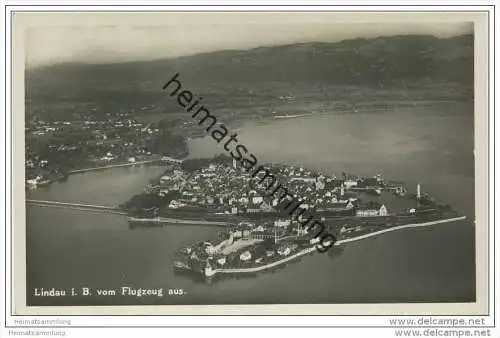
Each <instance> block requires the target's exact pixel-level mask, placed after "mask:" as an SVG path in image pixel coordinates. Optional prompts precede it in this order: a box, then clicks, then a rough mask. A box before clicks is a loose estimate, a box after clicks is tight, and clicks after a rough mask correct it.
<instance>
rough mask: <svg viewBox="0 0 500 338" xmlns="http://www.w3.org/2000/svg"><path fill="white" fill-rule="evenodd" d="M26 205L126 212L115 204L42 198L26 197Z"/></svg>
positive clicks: (117, 212)
mask: <svg viewBox="0 0 500 338" xmlns="http://www.w3.org/2000/svg"><path fill="white" fill-rule="evenodd" d="M26 205H35V206H39V207H50V208H64V209H74V210H85V211H96V212H104V213H109V214H119V215H126V214H127V213H126V212H125V211H124V210H122V209H120V208H119V207H117V206H108V205H95V204H83V203H69V202H57V201H43V200H32V199H27V200H26Z"/></svg>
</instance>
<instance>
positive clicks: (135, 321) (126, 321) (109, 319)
mask: <svg viewBox="0 0 500 338" xmlns="http://www.w3.org/2000/svg"><path fill="white" fill-rule="evenodd" d="M58 3H64V2H63V1H59V2H58ZM79 3H80V4H81V3H82V2H79ZM86 3H87V4H89V3H90V4H98V3H99V1H93V2H90V1H89V2H86ZM143 3H144V2H143ZM150 3H151V2H150ZM201 3H202V2H198V3H193V2H190V4H201ZM260 3H265V2H260ZM293 3H296V2H293ZM350 3H351V4H362V3H360V2H358V1H356V2H354V1H353V2H350ZM397 3H398V4H400V3H402V1H398V2H397ZM420 3H427V4H433V3H434V2H433V1H425V2H424V1H420ZM455 3H456V2H455ZM460 3H464V2H463V1H462V2H460ZM476 3H477V2H476ZM479 3H480V4H485V5H491V2H483V1H482V2H479ZM152 4H158V2H153V3H152ZM321 4H324V2H322V3H321ZM308 8H309V7H300V8H293V7H286V8H284V7H281V6H280V7H277V6H276V7H265V8H258V7H233V6H227V7H224V8H216V10H245V9H246V10H259V9H265V10H279V11H286V10H297V9H299V10H301V11H307V10H314V11H317V10H332V9H333V10H350V11H351V10H355V11H359V10H380V11H383V10H418V11H431V10H432V11H435V10H446V11H450V10H457V11H465V10H468V11H470V10H486V9H487V8H485V7H479V6H469V7H449V6H446V7H444V6H439V7H436V6H433V7H425V8H422V7H417V6H395V7H390V8H388V7H379V6H376V7H375V6H365V7H363V8H360V7H353V6H342V7H335V8H332V7H326V6H324V7H312V8H310V9H308ZM193 9H195V8H193V7H184V6H178V7H167V8H165V7H161V6H155V7H144V6H139V7H134V8H131V7H123V6H113V7H110V6H106V7H101V6H99V7H96V6H84V7H81V8H75V7H72V6H71V7H69V6H60V7H54V6H51V7H45V6H44V7H41V6H30V7H29V10H44V11H46V10H70V11H77V10H85V11H88V10H113V11H116V10H125V11H129V10H148V11H150V10H151V11H152V10H193ZM205 9H206V10H214V8H213V7H206V6H199V7H197V8H196V10H205ZM4 10H5V9H4ZM12 10H28V8H26V7H19V6H13V7H9V8H8V9H7V13H5V12H4V14H5V15H6V19H7V20H10V14H9V12H10V11H12ZM490 15H491V16H493V11H491V8H490ZM491 19H493V17H491ZM495 20H496V18H495ZM493 25H494V20H491V21H490V31H491V32H492V33H493ZM5 33H6V36H7V41H4V43H5V42H7V46H10V43H9V40H10V27H7V31H6V32H5ZM2 39H4V36H2ZM494 39H495V40H496V39H497V38H496V37H495V36H494V34H491V35H490V46H492V47H493V46H494V45H495V44H494V42H496V41H494ZM493 51H494V49H493V48H490V52H489V59H490V65H491V67H492V69H490V72H491V70H493V60H494V54H493ZM3 57H4V56H2V58H3ZM3 61H4V64H5V70H6V75H7V76H6V82H7V83H9V79H10V75H11V74H10V73H11V72H10V69H9V68H8V65H9V64H10V50H9V49H7V53H6V58H5V60H3ZM494 71H495V72H494V77H493V76H492V79H491V80H492V81H491V85H493V80H494V79H496V75H497V70H496V69H494ZM491 75H493V74H491ZM9 87H10V86H9V85H7V88H6V89H7V102H6V104H7V110H6V112H10V108H11V102H10V95H11V93H10V88H9ZM495 89H496V88H495ZM489 90H490V95H489V100H490V108H491V110H493V108H494V102H493V98H494V95H495V94H497V93H496V91H495V93H494V92H493V86H492V88H490V89H489ZM10 121H11V116H10V114H8V113H6V115H5V121H3V120H2V122H1V123H2V127H3V128H2V138H3V137H6V141H7V143H6V149H9V150H10V146H11V144H10V136H11V135H10V129H9V128H6V126H10ZM490 121H491V122H492V123H491V124H490V126H489V127H490V145H493V141H494V137H493V135H494V133H493V128H494V125H495V126H496V121H495V119H494V114H493V111H490ZM4 123H5V125H4ZM4 131H5V134H3V132H4ZM495 145H496V144H495ZM495 148H496V147H495ZM493 150H494V147H492V146H490V149H489V151H490V159H493ZM6 153H7V156H9V158H8V159H7V162H6V168H3V167H2V168H1V172H2V183H4V186H5V188H6V189H5V190H4V191H7V192H9V191H10V189H11V184H12V182H11V181H10V175H11V166H12V163H11V160H10V151H7V152H6ZM0 156H2V158H5V152H4V149H3V148H2V152H1V154H0ZM489 165H490V174H493V166H494V163H493V161H491V162H490V164H489ZM490 179H491V180H493V177H491V178H490ZM495 188H496V186H495ZM4 197H5V196H3V195H2V198H1V200H0V201H1V202H2V205H5V200H4ZM493 197H494V189H490V196H489V198H490V200H493ZM6 202H7V203H9V202H10V201H9V199H7V201H6ZM496 207H497V205H496V203H495V209H496ZM4 212H5V214H6V216H7V220H9V219H10V217H11V212H10V208H7V210H4V209H3V208H0V215H1V216H2V217H3V216H4ZM493 212H494V210H493V208H490V215H489V216H490V220H491V222H493ZM493 228H494V227H491V228H490V229H492V231H491V232H490V234H491V236H490V245H489V254H490V267H492V266H493V264H494V262H495V261H496V258H497V257H496V256H494V247H493V238H494V236H493V234H494V233H493ZM0 233H1V235H0V236H1V237H2V240H3V241H4V242H5V240H6V238H5V237H4V233H3V232H0ZM10 235H11V234H10V228H9V226H7V238H10ZM494 235H495V236H497V233H496V232H495V234H494ZM10 249H11V248H10V241H7V242H6V250H7V256H6V257H5V258H6V263H7V270H8V271H10V258H11V257H10V255H9V253H10ZM497 254H498V252H497ZM2 257H4V253H3V251H2ZM493 258H495V259H493ZM8 277H10V276H8ZM493 278H494V276H493V274H490V290H491V291H492V292H491V294H490V304H491V305H492V306H493V304H494V299H493V295H494V292H493V290H494V289H495V287H496V285H494V283H493V281H494V279H493ZM0 280H2V281H1V282H0V285H1V286H2V287H3V286H4V285H3V284H4V280H3V279H0ZM496 281H497V283H498V278H497V280H496ZM5 286H6V287H7V289H10V287H11V285H10V280H9V279H7V284H6V285H5ZM1 298H2V300H5V299H4V295H3V293H2V296H1ZM7 301H10V300H9V299H7ZM9 303H10V302H9ZM8 305H10V304H8ZM8 311H10V306H8ZM1 312H2V314H3V312H4V308H3V307H2V310H1ZM493 315H494V314H490V315H489V316H487V317H484V318H485V319H486V323H487V324H488V325H493ZM17 318H23V319H28V318H34V317H31V316H29V317H26V318H24V317H17ZM37 318H39V319H41V318H40V317H37ZM50 318H55V317H44V318H43V319H50ZM57 318H60V319H62V318H63V317H57ZM67 318H68V319H71V321H72V324H73V325H79V326H89V327H93V326H101V325H102V326H108V325H111V324H113V325H115V326H130V325H141V326H144V325H148V326H158V325H161V326H193V325H197V326H228V325H230V326H298V325H301V326H304V325H307V326H325V325H327V326H359V327H366V326H387V325H388V323H389V321H388V318H394V317H385V316H376V317H367V316H363V317H357V316H350V317H346V316H328V317H320V316H315V317H304V316H301V317H297V316H290V317H261V316H259V317H243V316H239V317H221V316H204V317H193V316H178V317H159V316H156V317H131V316H119V317H113V316H106V317H104V316H99V317H95V316H71V317H67ZM464 318H469V317H464ZM13 319H14V318H13V317H10V316H8V317H7V324H8V325H14V322H13ZM497 319H498V318H497ZM496 322H497V323H498V320H497V321H496ZM79 331H81V332H79V333H80V334H81V336H82V337H83V335H84V334H85V336H86V337H88V336H91V335H93V332H89V331H85V330H79ZM292 332H293V331H292ZM347 332H349V333H352V332H353V331H352V330H347V329H346V330H345V331H344V332H342V331H338V332H335V334H342V336H343V334H344V333H347ZM360 332H364V334H367V333H368V332H367V331H360ZM387 332H393V329H388V330H387V331H384V332H380V333H382V335H377V336H381V337H386V336H387V335H386V334H387ZM117 333H118V332H117ZM172 333H174V332H172ZM199 333H200V334H205V333H203V331H201V332H199ZM322 333H323V334H324V332H318V333H314V334H322ZM80 334H79V335H78V336H80ZM119 334H120V335H122V336H124V337H129V336H130V337H135V336H136V334H137V332H136V330H133V329H127V330H126V331H125V332H124V331H121V332H119ZM224 334H241V332H240V333H237V332H234V333H232V332H224ZM329 334H331V333H329ZM369 334H370V335H372V334H373V332H370V333H369Z"/></svg>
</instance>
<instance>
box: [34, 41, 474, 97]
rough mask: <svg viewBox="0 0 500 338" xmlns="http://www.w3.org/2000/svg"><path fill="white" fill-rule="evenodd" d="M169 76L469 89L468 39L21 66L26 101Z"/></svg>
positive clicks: (153, 92)
mask: <svg viewBox="0 0 500 338" xmlns="http://www.w3.org/2000/svg"><path fill="white" fill-rule="evenodd" d="M175 73H179V74H180V77H181V79H182V80H184V81H185V83H186V84H189V85H190V86H191V87H193V86H194V87H196V88H197V89H200V88H201V89H202V88H213V87H217V88H220V89H221V90H223V88H228V89H230V88H232V87H234V86H235V85H236V84H245V85H246V86H247V87H250V88H251V87H257V88H258V87H259V86H260V85H263V84H266V83H267V84H269V83H287V84H289V85H291V86H293V85H294V84H299V83H300V84H301V85H305V86H307V85H308V84H311V85H317V84H322V85H323V84H324V85H355V86H365V87H380V86H383V87H385V88H387V87H390V86H397V87H399V86H401V85H409V86H412V85H414V84H418V83H420V82H426V83H429V82H431V83H432V82H439V83H442V82H446V83H453V84H459V85H465V86H470V87H472V86H473V78H474V37H473V35H463V36H456V37H451V38H437V37H435V36H431V35H402V36H391V37H378V38H372V39H364V38H360V39H354V40H344V41H340V42H335V43H319V42H317V43H299V44H291V45H283V46H270V47H259V48H255V49H251V50H223V51H217V52H212V53H204V54H197V55H192V56H185V57H179V58H175V59H164V60H154V61H140V62H128V63H119V64H82V63H65V64H58V65H52V66H45V67H40V68H34V69H29V70H27V71H26V93H27V97H28V98H29V100H30V101H31V100H35V101H38V100H39V99H44V100H45V99H49V98H50V97H53V98H58V99H60V100H67V101H72V100H74V101H76V102H86V101H92V102H95V103H99V101H100V100H101V99H102V100H105V101H106V100H113V101H116V100H133V98H139V96H140V101H142V102H144V103H147V102H148V101H151V100H152V101H153V102H157V101H158V98H159V96H158V95H164V93H162V92H161V87H162V86H163V84H164V83H165V82H166V81H167V80H168V79H169V78H170V77H171V76H172V75H173V74H175Z"/></svg>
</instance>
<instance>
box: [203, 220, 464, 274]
mask: <svg viewBox="0 0 500 338" xmlns="http://www.w3.org/2000/svg"><path fill="white" fill-rule="evenodd" d="M464 219H466V217H465V216H461V217H454V218H448V219H442V220H437V221H431V222H425V223H415V224H406V225H400V226H396V227H393V228H389V229H383V230H379V231H375V232H372V233H369V234H365V235H361V236H358V237H353V238H346V239H341V240H339V241H337V242H335V244H334V246H338V245H341V244H343V243H348V242H354V241H359V240H362V239H365V238H368V237H373V236H378V235H381V234H383V233H386V232H391V231H396V230H401V229H406V228H415V227H425V226H430V225H435V224H442V223H450V222H455V221H460V220H464ZM313 251H316V248H315V247H311V248H307V249H304V250H301V251H299V252H297V253H296V254H294V255H292V256H288V257H286V258H283V259H281V260H278V261H276V262H273V263H270V264H266V265H262V266H258V267H253V268H235V269H231V268H228V269H214V270H212V271H211V272H210V273H208V274H206V276H207V277H210V276H213V275H216V274H217V273H225V274H232V273H253V272H259V271H263V270H267V269H270V268H273V267H275V266H279V265H282V264H285V263H287V262H289V261H291V260H293V259H295V258H298V257H301V256H304V255H307V254H309V253H312V252H313Z"/></svg>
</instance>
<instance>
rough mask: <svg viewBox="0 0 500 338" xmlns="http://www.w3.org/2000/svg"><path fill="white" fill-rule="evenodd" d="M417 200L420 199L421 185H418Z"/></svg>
mask: <svg viewBox="0 0 500 338" xmlns="http://www.w3.org/2000/svg"><path fill="white" fill-rule="evenodd" d="M417 199H418V200H419V199H420V183H418V184H417Z"/></svg>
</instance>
